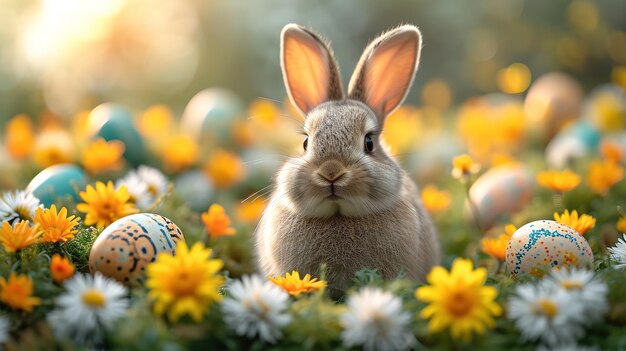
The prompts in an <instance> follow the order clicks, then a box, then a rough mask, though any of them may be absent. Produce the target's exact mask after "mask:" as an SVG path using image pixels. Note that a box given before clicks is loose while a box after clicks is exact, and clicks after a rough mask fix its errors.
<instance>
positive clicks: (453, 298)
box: [446, 291, 474, 317]
mask: <svg viewBox="0 0 626 351" xmlns="http://www.w3.org/2000/svg"><path fill="white" fill-rule="evenodd" d="M473 307H474V297H473V296H472V294H471V292H469V291H455V292H452V293H450V295H448V298H447V300H446V309H447V310H448V312H449V313H450V314H452V315H453V316H455V317H463V316H465V315H467V314H468V313H469V312H470V311H471V310H472V308H473Z"/></svg>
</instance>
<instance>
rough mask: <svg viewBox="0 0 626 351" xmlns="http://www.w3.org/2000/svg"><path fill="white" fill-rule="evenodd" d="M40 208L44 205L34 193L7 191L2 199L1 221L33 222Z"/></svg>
mask: <svg viewBox="0 0 626 351" xmlns="http://www.w3.org/2000/svg"><path fill="white" fill-rule="evenodd" d="M38 207H43V205H42V204H41V202H40V201H39V199H38V198H36V197H35V195H33V194H32V193H30V192H28V191H25V190H15V191H7V192H5V193H4V194H3V195H2V197H1V198H0V221H8V222H9V223H13V222H15V221H19V220H28V221H32V220H33V218H34V217H35V210H36V209H37V208H38Z"/></svg>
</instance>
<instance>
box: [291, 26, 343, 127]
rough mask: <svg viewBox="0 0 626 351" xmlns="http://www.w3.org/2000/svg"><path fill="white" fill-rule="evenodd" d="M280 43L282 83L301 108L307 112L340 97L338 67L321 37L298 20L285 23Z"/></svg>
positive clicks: (304, 112) (341, 94) (303, 111)
mask: <svg viewBox="0 0 626 351" xmlns="http://www.w3.org/2000/svg"><path fill="white" fill-rule="evenodd" d="M280 46H281V50H280V64H281V67H282V70H283V78H284V80H285V87H286V88H287V92H288V93H289V97H290V98H291V102H293V104H294V105H295V106H296V107H297V108H298V109H299V110H300V112H302V113H303V114H304V115H306V114H307V112H309V111H310V110H311V109H312V108H314V107H315V106H317V105H319V104H321V103H322V102H326V101H329V100H341V99H343V88H342V86H341V77H340V76H339V70H338V69H337V64H336V63H335V59H334V58H333V55H332V52H331V51H330V49H329V48H328V46H327V45H326V43H325V42H324V40H322V39H321V38H320V37H318V36H317V35H316V34H314V33H312V32H311V31H309V30H308V29H305V28H303V27H301V26H299V25H297V24H288V25H286V26H285V28H283V32H282V34H281V45H280Z"/></svg>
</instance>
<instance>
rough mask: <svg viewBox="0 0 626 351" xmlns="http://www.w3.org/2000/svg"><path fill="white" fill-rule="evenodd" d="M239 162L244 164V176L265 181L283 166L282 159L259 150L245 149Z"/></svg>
mask: <svg viewBox="0 0 626 351" xmlns="http://www.w3.org/2000/svg"><path fill="white" fill-rule="evenodd" d="M241 161H242V162H243V163H244V165H245V167H246V174H249V175H250V178H253V179H256V178H264V180H267V178H269V177H271V176H272V175H273V174H274V173H276V171H277V170H278V168H279V167H280V166H281V165H282V164H283V162H284V158H283V157H282V156H281V155H277V154H276V153H271V152H267V151H265V150H261V149H246V150H243V151H242V152H241Z"/></svg>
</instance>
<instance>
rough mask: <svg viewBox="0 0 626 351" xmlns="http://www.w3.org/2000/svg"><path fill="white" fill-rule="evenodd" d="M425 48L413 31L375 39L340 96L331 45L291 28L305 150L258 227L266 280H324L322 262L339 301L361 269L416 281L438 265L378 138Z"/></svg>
mask: <svg viewBox="0 0 626 351" xmlns="http://www.w3.org/2000/svg"><path fill="white" fill-rule="evenodd" d="M420 47H421V37H420V35H419V31H417V28H415V27H413V26H402V27H399V28H397V29H394V30H392V31H390V32H388V33H386V34H383V35H382V36H380V37H379V38H377V39H376V40H374V41H373V42H372V44H370V45H369V46H368V48H367V49H366V50H365V52H364V54H363V56H362V58H361V61H360V63H359V65H358V66H357V70H356V71H355V73H354V75H353V78H352V80H351V84H350V91H349V92H348V98H347V99H343V96H342V94H340V93H339V92H338V90H337V89H338V88H337V87H339V89H340V87H341V82H340V80H339V74H338V73H337V72H338V69H337V67H336V63H335V60H334V58H333V57H332V53H331V51H330V49H329V48H328V47H327V45H326V44H325V41H324V40H323V39H321V38H319V37H318V36H317V35H315V34H314V33H312V32H311V31H309V30H306V29H304V28H301V27H299V26H297V25H288V26H286V27H285V29H284V30H283V33H282V52H281V61H282V62H281V63H282V67H283V74H284V76H285V84H286V86H287V90H288V92H289V95H290V97H291V99H292V101H293V102H294V104H296V106H297V107H298V108H299V109H300V111H302V113H303V114H305V124H304V132H305V133H306V135H307V138H308V143H307V144H308V147H307V149H306V150H304V151H303V153H302V155H301V156H299V157H295V158H291V159H289V160H288V161H287V162H286V163H285V164H284V166H283V167H282V168H281V170H280V171H279V172H278V174H277V176H276V179H275V182H276V190H275V191H274V193H273V194H272V196H271V199H270V201H269V204H268V206H267V208H266V210H265V212H264V213H263V217H262V219H261V221H260V223H259V226H258V228H257V231H256V237H255V241H256V253H257V256H258V260H259V264H260V268H261V270H262V272H263V273H264V274H265V275H283V274H284V273H285V272H289V271H291V270H297V271H299V272H300V273H301V274H305V273H311V274H314V275H318V274H319V273H320V267H321V265H322V264H325V265H326V267H327V270H326V279H327V280H328V282H329V287H330V289H331V293H333V295H335V296H336V295H339V294H341V293H342V292H343V291H344V290H345V289H346V288H347V287H348V286H349V285H350V282H351V279H352V278H353V277H354V273H355V272H356V271H358V270H360V269H362V268H376V269H378V270H379V271H380V272H381V273H382V275H383V277H384V278H386V279H391V278H393V277H395V276H396V275H397V274H398V273H399V272H400V271H402V270H404V271H405V272H406V273H407V275H408V277H410V278H411V279H414V280H417V281H420V280H424V278H425V275H426V274H427V273H428V271H429V270H430V268H431V267H432V266H433V265H434V264H437V263H438V261H439V258H440V252H439V251H440V248H439V241H438V239H437V236H436V232H435V229H434V226H433V224H432V222H431V220H430V218H429V217H428V215H427V214H426V212H425V210H424V208H423V206H422V204H421V202H420V200H419V195H418V192H417V189H416V186H415V184H414V183H413V182H412V181H411V179H410V178H409V176H408V175H407V174H406V172H405V171H404V170H403V169H402V168H401V167H400V166H399V164H398V163H397V162H396V161H395V160H394V159H393V158H392V157H391V156H390V155H389V154H388V153H387V152H386V148H385V147H384V145H382V144H381V142H380V140H379V135H380V132H381V128H382V125H383V123H384V118H385V117H386V116H387V115H388V114H389V113H391V112H392V111H393V110H394V109H395V108H396V107H397V106H398V105H400V104H401V103H402V101H403V100H404V98H405V96H406V94H407V92H408V89H409V88H410V85H411V82H412V80H413V76H414V73H415V70H416V69H417V63H418V60H419V49H420ZM406 51H410V52H408V53H407V52H406ZM311 55H312V56H314V57H310V56H311ZM390 58H391V59H393V60H391V61H389V59H390ZM302 70H304V71H306V72H303V73H302V74H300V71H302ZM313 80H315V82H319V81H321V82H324V84H321V85H320V84H312V83H311V81H313ZM367 136H369V137H371V140H372V142H373V144H374V147H373V150H372V151H371V152H368V150H367V148H366V147H365V139H366V137H367Z"/></svg>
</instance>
